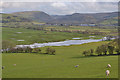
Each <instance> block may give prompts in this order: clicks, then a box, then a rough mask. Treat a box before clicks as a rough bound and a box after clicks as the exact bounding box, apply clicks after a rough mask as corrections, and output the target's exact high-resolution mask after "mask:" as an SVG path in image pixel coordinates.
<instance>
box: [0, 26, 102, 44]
mask: <svg viewBox="0 0 120 80" xmlns="http://www.w3.org/2000/svg"><path fill="white" fill-rule="evenodd" d="M89 36H91V35H89V34H80V33H68V32H55V31H54V32H52V31H40V30H32V29H24V28H2V39H3V40H9V41H11V42H14V43H16V44H33V43H46V42H57V41H64V40H68V39H72V38H75V37H82V39H89ZM92 36H96V37H95V38H97V39H98V38H102V37H103V36H100V35H92Z"/></svg>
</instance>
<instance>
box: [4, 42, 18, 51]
mask: <svg viewBox="0 0 120 80" xmlns="http://www.w3.org/2000/svg"><path fill="white" fill-rule="evenodd" d="M15 46H16V44H14V43H12V42H10V41H7V40H3V41H2V50H3V51H5V52H7V51H8V50H9V49H11V48H13V47H15Z"/></svg>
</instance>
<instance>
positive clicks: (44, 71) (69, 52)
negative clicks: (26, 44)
mask: <svg viewBox="0 0 120 80" xmlns="http://www.w3.org/2000/svg"><path fill="white" fill-rule="evenodd" d="M105 43H107V42H106V41H104V42H93V43H87V44H82V45H71V46H61V47H53V48H55V49H56V55H45V54H35V53H18V54H16V53H7V54H2V58H3V66H5V68H4V69H3V74H2V76H3V78H106V75H105V71H106V70H107V68H106V66H107V64H111V65H112V67H111V68H110V72H111V73H110V76H109V77H108V78H117V77H118V56H99V57H84V56H82V51H84V50H87V49H91V48H92V49H95V48H96V47H97V46H99V45H101V44H105ZM41 49H42V52H45V49H46V47H43V48H41ZM13 64H16V66H14V65H13ZM75 65H79V67H77V68H76V67H75Z"/></svg>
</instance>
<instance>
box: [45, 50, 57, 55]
mask: <svg viewBox="0 0 120 80" xmlns="http://www.w3.org/2000/svg"><path fill="white" fill-rule="evenodd" d="M55 52H56V51H55V49H52V48H46V53H47V54H50V55H55Z"/></svg>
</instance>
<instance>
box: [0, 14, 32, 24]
mask: <svg viewBox="0 0 120 80" xmlns="http://www.w3.org/2000/svg"><path fill="white" fill-rule="evenodd" d="M30 21H31V20H30V19H27V18H24V17H19V16H15V15H12V14H2V21H0V22H2V23H9V22H30Z"/></svg>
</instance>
